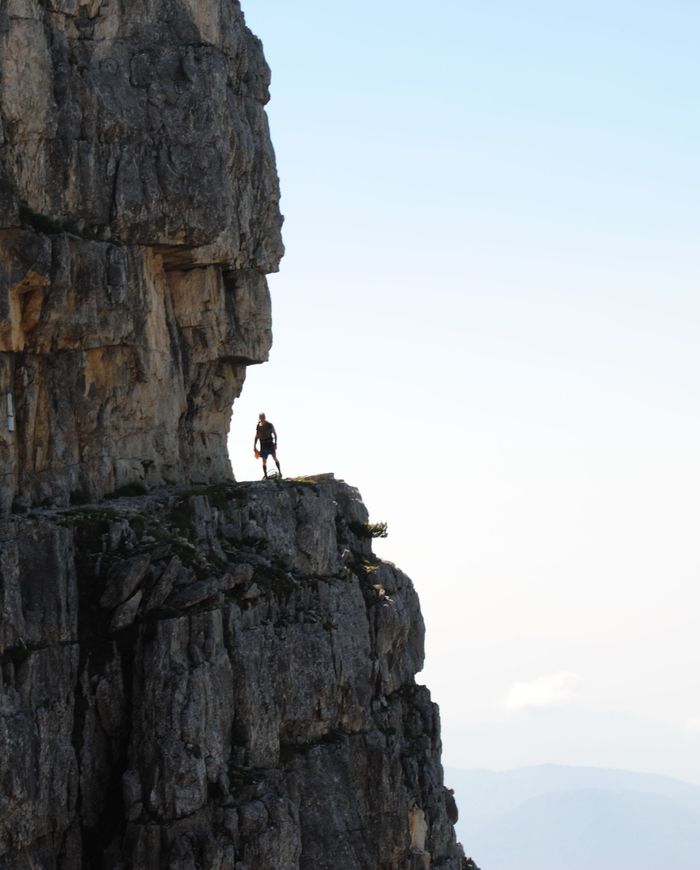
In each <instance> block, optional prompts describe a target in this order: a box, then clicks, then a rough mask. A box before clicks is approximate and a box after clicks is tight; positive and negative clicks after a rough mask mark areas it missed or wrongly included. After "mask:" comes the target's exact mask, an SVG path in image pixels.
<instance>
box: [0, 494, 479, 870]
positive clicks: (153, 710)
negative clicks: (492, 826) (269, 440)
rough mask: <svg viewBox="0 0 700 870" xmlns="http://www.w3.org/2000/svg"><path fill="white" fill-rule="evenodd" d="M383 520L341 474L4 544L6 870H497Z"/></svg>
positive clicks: (105, 516)
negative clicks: (425, 673) (455, 792)
mask: <svg viewBox="0 0 700 870" xmlns="http://www.w3.org/2000/svg"><path fill="white" fill-rule="evenodd" d="M366 521H367V513H366V510H365V508H364V506H363V505H362V503H361V501H360V499H359V496H358V494H357V492H356V490H354V489H352V488H351V487H348V486H347V485H345V484H343V483H340V482H336V481H334V480H333V479H332V478H331V477H328V478H319V479H316V480H307V481H305V482H303V483H302V482H283V483H280V482H276V483H259V484H247V485H236V484H224V485H220V486H218V487H210V488H208V489H204V488H201V490H200V491H190V492H180V493H177V492H175V493H172V492H171V493H170V494H161V495H155V496H151V497H144V498H139V499H122V500H118V501H115V502H112V503H111V506H110V507H105V506H104V505H102V506H90V507H83V508H74V509H66V510H63V511H39V512H36V513H35V514H34V515H30V516H26V517H21V518H20V517H17V518H14V519H11V520H6V521H5V522H3V523H0V547H1V549H0V553H1V554H2V555H1V557H0V593H1V594H2V602H1V603H2V609H3V621H2V624H1V626H0V661H1V663H2V689H1V691H0V765H1V769H2V782H3V796H2V801H3V803H2V807H1V810H0V867H1V868H6V870H9V868H13V870H25V868H26V870H29V868H32V870H34V868H41V870H77V868H100V870H127V868H132V870H158V868H164V870H165V868H173V870H196V868H201V870H295V868H296V870H425V868H441V870H458V868H460V870H461V868H463V867H464V868H466V867H471V866H475V865H473V864H471V863H469V864H468V863H466V862H465V859H464V856H463V853H462V850H461V847H460V846H458V845H457V844H456V843H455V836H454V831H453V828H452V823H451V819H454V817H455V808H454V799H453V798H452V795H451V794H450V793H449V792H448V791H447V790H446V789H445V788H444V786H443V780H442V768H441V766H440V732H439V719H438V712H437V708H436V707H435V705H434V704H432V703H431V701H430V696H429V693H428V691H427V689H425V688H423V687H421V686H417V685H416V684H415V681H414V675H415V673H416V672H417V671H418V670H420V669H421V667H422V663H423V633H424V631H423V621H422V618H421V614H420V609H419V606H418V599H417V597H416V594H415V592H414V590H413V586H412V584H411V582H410V580H409V579H408V578H407V577H406V576H405V575H404V574H402V572H401V571H399V570H398V569H397V568H395V567H394V566H393V565H391V564H389V563H385V562H381V561H380V560H379V559H377V558H376V557H375V556H374V555H373V554H372V549H371V541H370V538H369V529H368V526H367V524H366Z"/></svg>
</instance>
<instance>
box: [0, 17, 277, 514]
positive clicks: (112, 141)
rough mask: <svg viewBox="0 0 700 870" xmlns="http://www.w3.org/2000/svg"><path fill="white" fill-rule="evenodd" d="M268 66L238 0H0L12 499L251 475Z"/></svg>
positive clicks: (267, 158) (1, 477)
mask: <svg viewBox="0 0 700 870" xmlns="http://www.w3.org/2000/svg"><path fill="white" fill-rule="evenodd" d="M268 83H269V72H268V68H267V65H266V64H265V61H264V59H263V56H262V51H261V46H260V43H259V41H258V40H257V39H256V38H255V37H254V36H253V35H252V34H251V33H250V32H249V31H248V30H247V29H246V27H245V24H244V20H243V16H242V14H241V11H240V7H239V4H238V3H237V2H235V0H128V2H127V0H0V513H2V512H5V513H6V512H8V511H9V510H10V508H11V507H12V505H13V504H14V505H15V507H16V508H19V507H27V506H29V505H32V504H42V503H43V504H49V503H55V504H67V503H68V502H69V500H70V499H71V498H72V499H73V500H74V501H77V500H80V499H84V498H86V497H90V498H95V497H99V496H101V495H103V494H105V493H110V492H113V491H119V490H120V489H121V488H123V487H126V486H132V487H134V486H137V485H138V486H152V485H157V484H162V483H182V482H188V481H190V482H191V481H196V482H209V481H215V480H223V479H225V478H227V477H230V476H231V470H230V464H229V460H228V456H227V452H226V435H227V431H228V423H229V419H230V414H231V405H232V403H233V400H234V398H235V397H236V396H237V395H238V394H239V392H240V389H241V386H242V383H243V379H244V376H245V369H246V366H247V365H249V364H250V363H255V362H260V361H262V360H265V359H266V358H267V353H268V350H269V346H270V342H271V332H270V307H269V298H268V292H267V286H266V281H265V274H266V273H268V272H270V271H273V270H275V269H276V268H277V265H278V261H279V258H280V256H281V252H282V246H281V240H280V224H281V217H280V214H279V208H278V200H279V192H278V184H277V175H276V171H275V164H274V155H273V151H272V147H271V144H270V139H269V135H268V128H267V121H266V117H265V114H264V110H263V106H264V104H265V103H266V101H267V99H268Z"/></svg>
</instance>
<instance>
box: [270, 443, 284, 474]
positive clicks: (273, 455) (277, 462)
mask: <svg viewBox="0 0 700 870" xmlns="http://www.w3.org/2000/svg"><path fill="white" fill-rule="evenodd" d="M272 458H273V459H274V460H275V465H276V466H277V471H278V472H279V475H280V477H282V469H281V468H280V463H279V460H278V459H277V451H276V450H275V452H274V453H273V454H272Z"/></svg>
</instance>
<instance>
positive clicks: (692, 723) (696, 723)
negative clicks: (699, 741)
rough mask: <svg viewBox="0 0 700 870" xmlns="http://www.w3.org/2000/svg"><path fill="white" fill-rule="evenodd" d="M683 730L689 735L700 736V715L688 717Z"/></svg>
mask: <svg viewBox="0 0 700 870" xmlns="http://www.w3.org/2000/svg"><path fill="white" fill-rule="evenodd" d="M685 730H686V731H688V732H689V733H690V734H700V713H696V714H695V715H694V716H689V717H688V718H687V719H686V720H685Z"/></svg>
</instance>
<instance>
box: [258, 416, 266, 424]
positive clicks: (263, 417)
mask: <svg viewBox="0 0 700 870" xmlns="http://www.w3.org/2000/svg"><path fill="white" fill-rule="evenodd" d="M258 420H260V422H261V423H264V422H265V415H264V414H258Z"/></svg>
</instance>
